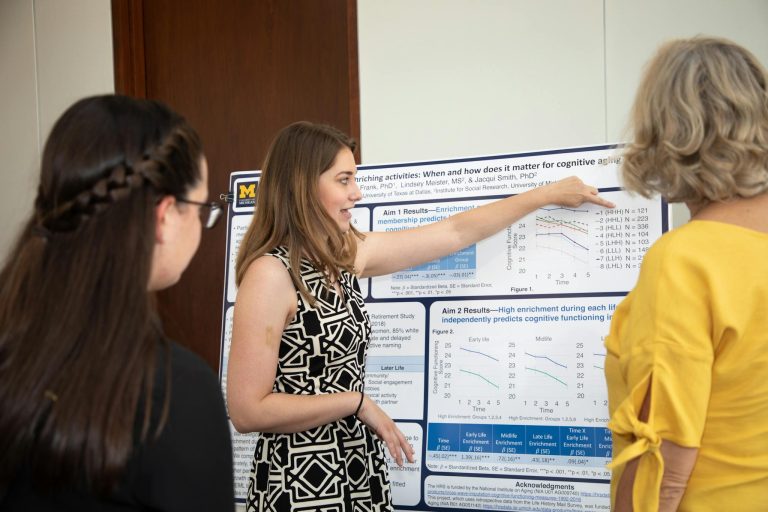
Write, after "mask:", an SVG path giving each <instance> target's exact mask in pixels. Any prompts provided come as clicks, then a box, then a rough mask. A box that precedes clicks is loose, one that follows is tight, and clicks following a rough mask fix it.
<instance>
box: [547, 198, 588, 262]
mask: <svg viewBox="0 0 768 512" xmlns="http://www.w3.org/2000/svg"><path fill="white" fill-rule="evenodd" d="M589 221H590V211H589V210H586V209H576V208H565V207H553V208H540V209H539V210H538V211H537V212H536V213H535V224H536V231H535V237H536V247H537V248H539V249H544V250H546V251H548V252H551V253H553V255H555V256H556V257H559V258H560V259H566V260H569V261H575V262H579V263H581V264H583V265H588V264H589Z"/></svg>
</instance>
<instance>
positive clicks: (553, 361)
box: [525, 352, 568, 368]
mask: <svg viewBox="0 0 768 512" xmlns="http://www.w3.org/2000/svg"><path fill="white" fill-rule="evenodd" d="M525 355H527V356H531V357H533V358H536V359H546V360H547V361H550V362H552V363H554V364H556V365H557V366H561V367H563V368H568V365H565V364H562V363H558V362H557V361H555V360H554V359H551V358H550V357H548V356H537V355H535V354H531V353H530V352H526V353H525Z"/></svg>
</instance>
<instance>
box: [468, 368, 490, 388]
mask: <svg viewBox="0 0 768 512" xmlns="http://www.w3.org/2000/svg"><path fill="white" fill-rule="evenodd" d="M459 371H460V372H464V373H468V374H470V375H474V376H475V377H480V378H481V379H483V380H484V381H485V382H487V383H488V384H490V385H491V386H493V387H495V388H496V389H499V386H497V385H496V384H494V383H493V382H491V381H489V380H488V379H486V378H485V377H483V376H482V375H480V374H479V373H475V372H468V371H467V370H464V369H463V368H459Z"/></svg>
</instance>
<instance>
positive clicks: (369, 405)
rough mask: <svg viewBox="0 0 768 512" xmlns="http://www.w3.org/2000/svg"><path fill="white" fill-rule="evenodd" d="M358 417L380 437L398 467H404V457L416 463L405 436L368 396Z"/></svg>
mask: <svg viewBox="0 0 768 512" xmlns="http://www.w3.org/2000/svg"><path fill="white" fill-rule="evenodd" d="M357 417H358V418H359V419H360V420H361V421H362V422H363V423H365V424H366V425H368V427H369V428H370V429H371V430H373V431H374V432H375V433H376V435H377V436H379V439H381V440H382V441H383V442H384V445H385V446H386V447H387V451H389V453H390V455H392V458H393V459H394V460H395V462H396V463H397V465H398V466H402V465H403V455H405V459H406V460H408V462H415V457H414V454H415V451H414V449H413V446H411V445H410V443H408V440H407V439H406V438H405V435H403V433H402V432H401V431H400V429H399V428H397V425H395V422H394V421H392V419H391V418H390V417H389V416H388V415H387V413H385V412H384V411H383V410H382V409H381V408H380V407H379V406H378V405H377V404H376V402H374V401H372V400H370V398H368V396H366V397H365V399H364V403H363V407H362V408H361V410H360V412H359V414H358V416H357Z"/></svg>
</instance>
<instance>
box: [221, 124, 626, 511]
mask: <svg viewBox="0 0 768 512" xmlns="http://www.w3.org/2000/svg"><path fill="white" fill-rule="evenodd" d="M354 150H355V143H354V142H353V141H352V140H351V139H350V138H349V137H347V136H346V135H344V134H343V133H341V132H339V131H338V130H336V129H334V128H331V127H329V126H324V125H316V124H311V123H306V122H301V123H296V124H293V125H290V126H288V127H287V128H285V129H283V130H282V131H281V132H280V133H279V134H278V136H277V138H276V139H275V141H274V142H273V144H272V146H271V148H270V150H269V154H268V156H267V159H266V162H265V164H264V166H263V168H262V169H263V171H262V175H261V181H260V183H259V189H258V197H257V202H256V204H257V207H256V212H255V215H254V217H253V221H252V223H251V226H250V227H249V229H248V232H247V234H246V235H245V238H244V239H243V241H242V243H241V246H240V252H239V254H238V259H237V277H236V281H237V283H238V285H239V290H238V296H237V303H236V305H235V313H234V327H233V334H232V347H231V351H230V356H229V369H228V374H227V400H228V405H229V413H230V418H231V420H232V422H233V424H234V425H235V428H236V429H237V430H238V431H240V432H260V433H261V436H260V437H259V439H258V444H257V446H256V450H255V453H254V460H253V470H252V474H251V477H250V482H249V487H248V493H247V500H246V507H247V510H249V511H251V510H281V511H283V510H284V511H288V510H299V509H301V510H335V511H348V512H352V511H357V510H378V511H382V510H391V509H392V501H391V496H390V487H389V481H388V473H387V462H386V460H385V457H384V446H386V448H387V449H388V450H389V452H390V454H391V455H392V457H393V458H394V459H395V461H396V462H397V463H398V464H400V465H402V464H403V461H404V460H408V461H409V462H413V461H414V460H413V453H414V451H413V448H412V447H411V446H410V445H409V444H408V442H407V440H406V438H405V436H404V435H403V434H402V432H401V431H400V429H398V427H397V426H396V425H395V423H394V422H393V421H392V420H391V419H390V418H389V416H387V414H386V413H385V412H384V411H383V410H382V409H381V408H380V407H379V406H378V405H377V404H376V403H375V402H374V401H373V400H371V399H370V397H368V396H367V395H366V394H365V393H364V388H363V379H364V364H365V356H366V351H367V347H368V337H369V335H370V331H371V327H370V322H369V320H368V315H367V313H366V311H365V305H364V303H363V297H362V295H361V293H360V287H359V285H358V277H371V276H377V275H382V274H388V273H391V272H396V271H398V270H402V269H405V268H408V267H411V266H414V265H419V264H421V263H424V262H427V261H430V260H433V259H435V258H439V257H441V256H444V255H447V254H450V253H451V252H454V251H456V250H459V249H461V248H463V247H466V246H468V245H470V244H473V243H475V242H477V241H479V240H481V239H483V238H485V237H488V236H490V235H492V234H493V233H495V232H497V231H499V230H501V229H503V228H504V227H506V226H508V225H510V224H511V223H513V222H514V221H515V220H517V219H519V218H521V217H523V216H524V215H526V214H528V213H530V212H532V211H533V210H535V209H536V208H539V207H541V206H544V205H546V204H550V203H557V204H562V205H567V206H578V205H581V204H582V203H583V202H592V203H596V204H600V205H604V206H612V205H611V204H610V203H609V202H607V201H605V200H603V199H601V198H600V197H599V196H597V190H596V189H594V188H592V187H589V186H587V185H584V184H583V183H582V182H581V181H580V180H579V179H577V178H568V179H566V180H563V181H560V182H556V183H553V184H550V185H547V186H545V187H542V188H539V189H535V190H531V191H529V192H526V193H523V194H520V195H517V196H514V197H510V198H507V199H503V200H501V201H497V202H494V203H491V204H489V205H486V206H482V207H479V208H475V209H473V210H471V211H468V212H465V213H461V214H458V215H455V216H453V217H450V218H449V219H446V220H444V221H441V222H438V223H435V224H431V225H427V226H422V227H419V228H415V229H409V230H405V231H398V232H388V233H366V234H363V233H360V232H359V231H357V230H356V229H355V228H354V227H353V226H352V224H351V218H352V215H351V210H352V208H354V206H355V203H357V201H359V200H360V199H361V194H360V189H359V188H358V186H357V184H356V182H355V175H356V173H357V169H356V167H355V159H354V157H353V155H352V152H353V151H354ZM382 443H383V444H382Z"/></svg>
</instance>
